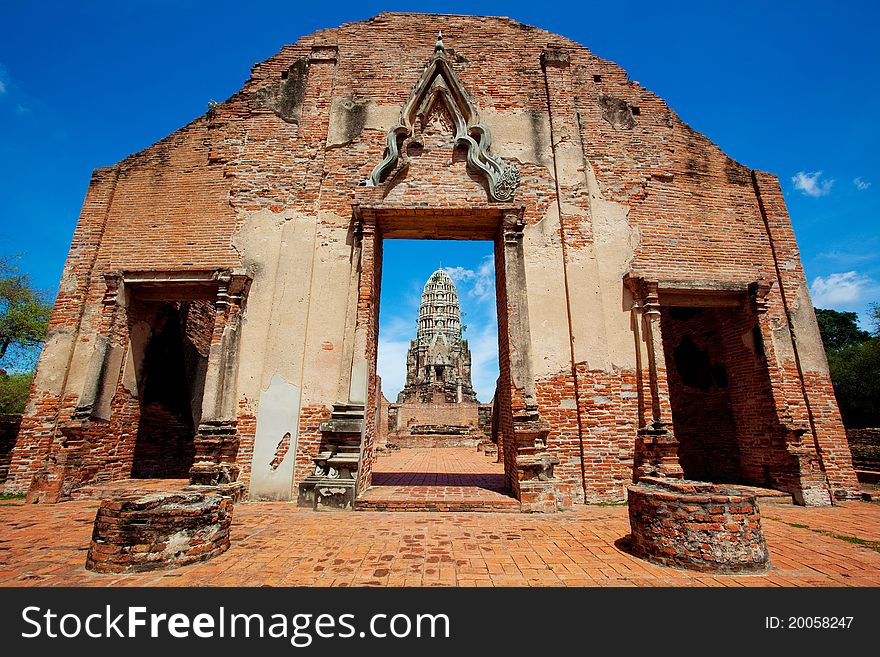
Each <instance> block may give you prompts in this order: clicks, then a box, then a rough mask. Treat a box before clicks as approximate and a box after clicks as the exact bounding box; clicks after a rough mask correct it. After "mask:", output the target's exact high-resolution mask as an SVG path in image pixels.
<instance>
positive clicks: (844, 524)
mask: <svg viewBox="0 0 880 657" xmlns="http://www.w3.org/2000/svg"><path fill="white" fill-rule="evenodd" d="M3 504H4V506H0V585H2V586H35V585H39V586H60V585H77V586H79V585H88V586H103V585H114V586H143V585H158V586H170V585H174V586H232V585H247V586H262V585H279V586H282V585H306V586H314V585H317V586H366V585H370V586H401V585H413V586H421V585H429V586H433V585H441V586H557V585H567V586H703V585H707V586H878V585H880V552H878V551H877V550H878V548H880V546H878V544H877V541H880V504H876V503H869V502H847V503H844V504H842V505H840V506H837V507H834V508H829V509H804V508H800V507H790V506H765V507H764V511H763V512H764V518H765V520H764V528H765V532H766V535H767V541H768V544H769V546H770V553H771V560H772V563H773V568H772V570H771V571H770V572H769V573H768V574H766V575H761V576H718V577H711V576H706V575H701V574H696V573H690V572H687V571H683V570H677V569H673V568H664V567H659V566H654V565H651V564H649V563H646V562H644V561H641V560H639V559H636V558H634V557H632V556H630V555H629V554H627V553H626V552H625V551H624V550H622V549H621V548H620V547H619V539H621V538H622V537H624V536H625V535H626V534H627V533H628V532H629V523H628V520H627V509H626V507H625V506H606V507H602V506H589V507H577V508H576V510H575V511H571V512H565V513H559V514H555V515H526V514H498V513H457V514H455V513H387V512H386V513H376V512H357V513H346V514H340V513H315V512H312V511H307V510H303V509H298V508H297V507H295V506H293V505H292V504H289V503H241V504H239V505H237V507H236V509H235V523H234V525H233V543H232V545H233V546H232V548H231V549H230V550H229V551H228V552H226V553H225V554H223V555H221V556H219V557H217V558H216V559H214V560H213V561H209V562H206V563H203V564H197V565H193V566H187V567H185V568H181V569H178V570H175V571H170V572H166V573H151V574H142V575H128V576H119V575H97V574H95V573H91V572H88V571H86V570H85V569H84V568H83V563H84V562H85V558H86V548H87V546H88V542H89V538H90V536H91V531H92V521H93V519H94V516H95V512H96V508H97V502H96V501H94V500H76V501H72V502H65V503H63V504H57V505H37V506H24V505H23V504H21V503H20V501H15V502H5V503H3ZM792 525H806V527H801V526H792ZM823 532H831V533H833V534H837V535H838V536H837V537H835V536H832V535H829V534H828V533H823ZM845 537H849V538H845ZM854 539H862V540H864V541H874V542H875V543H873V544H872V545H860V544H858V543H854V542H852V541H853V540H854Z"/></svg>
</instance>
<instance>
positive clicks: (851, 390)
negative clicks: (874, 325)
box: [828, 338, 880, 429]
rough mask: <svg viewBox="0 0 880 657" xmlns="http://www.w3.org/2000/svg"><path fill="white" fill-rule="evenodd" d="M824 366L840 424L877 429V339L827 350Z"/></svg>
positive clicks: (879, 385)
mask: <svg viewBox="0 0 880 657" xmlns="http://www.w3.org/2000/svg"><path fill="white" fill-rule="evenodd" d="M828 367H829V369H830V370H831V382H832V383H833V384H834V394H835V396H836V397H837V403H838V405H839V406H840V414H841V415H842V416H843V423H844V424H845V425H846V426H847V427H848V428H853V429H856V428H861V427H878V426H880V338H870V339H868V340H865V341H864V342H859V343H856V344H852V345H850V346H848V347H844V348H843V349H837V350H835V351H829V352H828Z"/></svg>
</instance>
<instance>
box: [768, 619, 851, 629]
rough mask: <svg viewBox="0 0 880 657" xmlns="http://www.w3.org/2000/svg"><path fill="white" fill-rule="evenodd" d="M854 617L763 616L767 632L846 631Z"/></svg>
mask: <svg viewBox="0 0 880 657" xmlns="http://www.w3.org/2000/svg"><path fill="white" fill-rule="evenodd" d="M853 618H855V617H854V616H782V617H780V616H765V617H764V627H765V628H766V629H768V630H848V629H849V628H850V627H852V623H853Z"/></svg>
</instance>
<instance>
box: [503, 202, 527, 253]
mask: <svg viewBox="0 0 880 657" xmlns="http://www.w3.org/2000/svg"><path fill="white" fill-rule="evenodd" d="M525 226H526V222H525V218H524V217H523V209H522V208H514V209H510V210H505V211H504V215H503V217H502V220H501V230H502V232H503V233H504V243H505V244H506V245H509V246H513V245H516V244H520V243H521V242H522V238H523V229H524V228H525Z"/></svg>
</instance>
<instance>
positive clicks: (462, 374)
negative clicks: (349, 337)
mask: <svg viewBox="0 0 880 657" xmlns="http://www.w3.org/2000/svg"><path fill="white" fill-rule="evenodd" d="M413 401H414V402H423V403H450V404H455V403H461V402H472V403H473V402H476V401H477V394H476V393H475V392H474V388H473V386H472V385H471V352H470V350H469V349H468V345H467V340H462V338H461V307H460V306H459V303H458V291H457V290H456V289H455V283H453V282H452V279H451V278H450V277H449V274H447V273H446V272H445V271H443V270H442V269H438V270H437V271H435V272H434V273H433V274H431V276H430V277H429V278H428V282H427V283H425V289H424V291H423V292H422V302H421V304H420V305H419V325H418V333H417V338H416V339H415V340H412V341H411V342H410V346H409V352H408V353H407V355H406V386H405V387H404V388H403V390H401V391H400V394H399V395H398V396H397V402H398V403H399V404H402V403H405V402H413Z"/></svg>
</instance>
